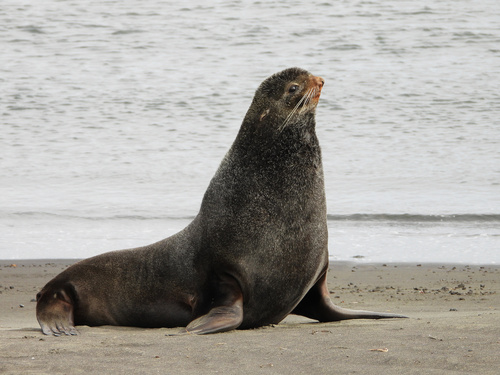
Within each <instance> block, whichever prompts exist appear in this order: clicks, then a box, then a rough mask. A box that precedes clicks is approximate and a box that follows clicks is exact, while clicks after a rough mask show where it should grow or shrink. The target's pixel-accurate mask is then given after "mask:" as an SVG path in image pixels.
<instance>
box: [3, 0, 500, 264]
mask: <svg viewBox="0 0 500 375" xmlns="http://www.w3.org/2000/svg"><path fill="white" fill-rule="evenodd" d="M0 48H1V49H0V51H1V52H0V89H1V91H0V118H1V128H0V168H1V182H0V234H1V236H0V259H23V258H83V257H88V256H91V255H95V254H99V253H102V252H105V251H109V250H115V249H121V248H129V247H135V246H140V245H146V244H149V243H152V242H155V241H157V240H160V239H162V238H165V237H167V236H169V235H171V234H173V233H175V232H177V231H178V230H180V229H182V228H183V227H184V226H185V225H187V224H188V223H189V222H190V220H192V218H194V216H195V215H196V213H197V212H198V209H199V206H200V203H201V199H202V196H203V193H204V191H205V189H206V187H207V186H208V183H209V181H210V179H211V177H212V176H213V174H214V173H215V171H216V169H217V167H218V165H219V163H220V161H221V160H222V158H223V156H224V154H225V153H226V152H227V150H228V149H229V147H230V145H231V143H232V142H233V140H234V138H235V136H236V133H237V131H238V129H239V126H240V124H241V121H242V119H243V116H244V115H245V112H246V110H247V109H248V107H249V105H250V102H251V100H252V97H253V94H254V91H255V89H256V88H257V87H258V85H259V84H260V83H261V82H262V81H263V80H264V79H265V78H266V77H268V76H269V75H271V74H273V73H275V72H277V71H280V70H282V69H284V68H287V67H291V66H300V67H302V68H305V69H307V70H309V71H311V72H312V73H313V74H316V75H321V76H322V77H323V78H324V79H325V81H326V84H325V87H324V89H323V94H322V96H321V99H320V103H319V105H318V108H317V116H316V120H317V133H318V137H319V139H320V142H321V145H322V150H323V163H324V170H325V179H326V195H327V203H328V225H329V237H330V238H329V250H330V257H331V259H332V260H356V261H359V262H391V261H394V262H446V263H452V262H460V263H471V264H500V78H499V77H500V7H499V6H498V2H497V1H496V0H480V1H465V0H457V1H451V0H443V1H429V0H424V1H418V2H416V1H409V0H408V1H398V0H388V1H380V2H377V1H350V0H349V1H347V0H344V1H334V2H327V1H308V2H300V1H279V0H278V1H273V2H263V1H211V2H206V1H186V2H174V1H160V0H150V1H136V0H135V1H134V0H127V1H118V0H109V1H95V0H87V1H77V0H72V1H71V0H68V1H62V0H43V1H42V0H40V1H14V0H2V2H1V3H0Z"/></svg>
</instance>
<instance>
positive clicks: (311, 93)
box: [278, 88, 317, 132]
mask: <svg viewBox="0 0 500 375" xmlns="http://www.w3.org/2000/svg"><path fill="white" fill-rule="evenodd" d="M316 90H317V89H316V88H312V89H309V90H308V91H307V92H306V93H305V94H304V96H303V97H302V98H301V99H300V100H299V102H298V103H297V104H296V105H295V107H294V108H293V109H292V111H291V112H290V113H289V114H288V116H287V117H286V119H285V121H283V124H282V125H281V126H280V127H279V129H278V131H279V132H281V131H283V129H285V127H286V126H287V125H288V123H289V122H290V120H291V119H292V117H293V116H294V115H295V114H296V113H297V110H298V109H299V107H300V106H301V104H304V105H303V107H302V108H301V109H300V110H299V111H298V113H302V112H303V111H304V110H305V108H307V106H308V104H309V102H310V101H311V98H312V97H313V96H314V95H315V92H316Z"/></svg>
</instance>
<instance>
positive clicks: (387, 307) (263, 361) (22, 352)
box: [0, 260, 500, 375]
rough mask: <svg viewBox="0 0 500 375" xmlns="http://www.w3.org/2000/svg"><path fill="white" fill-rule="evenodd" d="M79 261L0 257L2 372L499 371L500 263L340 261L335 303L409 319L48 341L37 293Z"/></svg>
mask: <svg viewBox="0 0 500 375" xmlns="http://www.w3.org/2000/svg"><path fill="white" fill-rule="evenodd" d="M74 262H75V261H74V260H55V261H49V260H32V261H0V373H2V374H4V373H5V374H79V373H106V374H124V373H130V374H131V373H133V374H155V373H159V374H212V373H218V374H287V375H290V374H419V375H422V374H475V373H477V374H498V371H499V370H498V369H499V367H500V355H499V353H500V267H499V266H484V267H481V266H465V265H449V264H443V265H441V264H437V265H431V264H422V265H417V264H386V265H384V264H369V265H366V264H363V265H360V264H354V263H352V264H351V263H334V264H332V265H331V269H330V273H329V287H330V292H331V296H332V299H333V301H334V302H335V303H336V304H338V305H340V306H343V307H347V308H353V309H363V310H376V311H390V312H395V313H400V314H405V315H408V316H409V317H410V318H409V319H393V320H391V319H388V320H351V321H343V322H336V323H321V324H319V323H315V322H314V321H312V320H309V319H306V318H301V317H298V316H289V317H288V318H287V319H286V320H285V321H283V322H282V323H280V324H278V325H276V326H272V327H263V328H259V329H253V330H245V331H242V330H236V331H231V332H227V333H221V334H215V335H206V336H191V335H187V336H167V335H168V334H170V333H176V332H178V331H179V329H178V328H173V329H167V328H160V329H138V328H130V327H110V326H105V327H85V326H80V327H77V328H78V330H79V332H80V335H79V336H75V337H49V336H44V335H43V334H42V333H41V331H40V328H39V326H38V323H37V321H36V317H35V305H36V303H35V302H34V298H35V295H36V293H37V292H38V291H39V290H40V289H41V287H42V286H43V285H44V284H45V283H46V282H47V281H49V280H50V279H51V278H52V277H53V276H55V275H56V274H57V273H59V272H60V271H62V270H63V269H64V268H65V267H67V266H68V265H69V264H71V263H74Z"/></svg>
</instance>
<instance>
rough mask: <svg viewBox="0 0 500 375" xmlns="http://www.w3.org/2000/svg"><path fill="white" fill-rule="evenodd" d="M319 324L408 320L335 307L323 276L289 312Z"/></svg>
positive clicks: (391, 315)
mask: <svg viewBox="0 0 500 375" xmlns="http://www.w3.org/2000/svg"><path fill="white" fill-rule="evenodd" d="M291 314H297V315H302V316H306V317H308V318H311V319H315V320H319V321H320V322H335V321H338V320H347V319H385V318H408V317H407V316H405V315H399V314H391V313H381V312H374V311H364V310H349V309H344V308H342V307H338V306H335V305H334V304H333V302H332V300H331V299H330V293H329V292H328V287H327V284H326V272H325V274H324V275H323V276H322V277H321V278H320V279H319V280H318V281H317V282H316V284H314V286H313V287H312V288H311V289H310V290H309V291H308V292H307V294H306V295H305V296H304V298H303V299H302V301H300V303H299V304H298V305H297V307H296V308H295V309H294V310H293V311H292V312H291Z"/></svg>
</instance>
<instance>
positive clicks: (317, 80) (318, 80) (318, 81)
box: [309, 76, 325, 101]
mask: <svg viewBox="0 0 500 375" xmlns="http://www.w3.org/2000/svg"><path fill="white" fill-rule="evenodd" d="M324 84H325V80H324V79H323V78H322V77H316V76H312V77H311V78H310V83H309V85H310V86H309V88H311V89H313V90H314V92H315V95H314V99H315V101H317V100H319V96H320V95H321V89H322V88H323V85H324Z"/></svg>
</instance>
